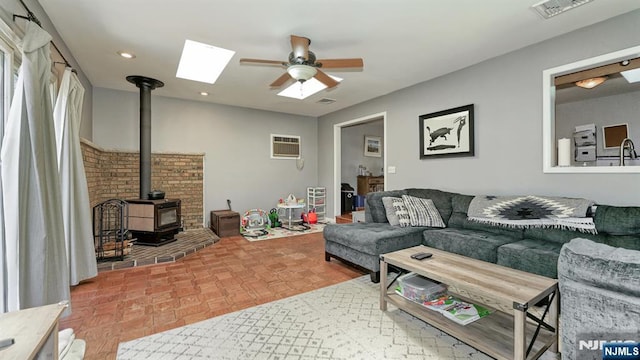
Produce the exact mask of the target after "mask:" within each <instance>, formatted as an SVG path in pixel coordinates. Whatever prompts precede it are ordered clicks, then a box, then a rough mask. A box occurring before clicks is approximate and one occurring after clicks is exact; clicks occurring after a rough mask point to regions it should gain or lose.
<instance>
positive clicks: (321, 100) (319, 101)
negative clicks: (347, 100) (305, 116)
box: [317, 98, 336, 105]
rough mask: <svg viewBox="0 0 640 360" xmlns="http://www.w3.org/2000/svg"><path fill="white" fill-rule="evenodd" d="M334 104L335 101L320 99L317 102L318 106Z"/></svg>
mask: <svg viewBox="0 0 640 360" xmlns="http://www.w3.org/2000/svg"><path fill="white" fill-rule="evenodd" d="M334 102H336V99H330V98H322V99H320V100H318V101H317V103H318V104H325V105H328V104H333V103H334Z"/></svg>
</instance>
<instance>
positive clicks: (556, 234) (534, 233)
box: [524, 228, 607, 244]
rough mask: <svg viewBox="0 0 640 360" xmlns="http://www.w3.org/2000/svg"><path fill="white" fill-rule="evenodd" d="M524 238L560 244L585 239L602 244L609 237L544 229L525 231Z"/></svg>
mask: <svg viewBox="0 0 640 360" xmlns="http://www.w3.org/2000/svg"><path fill="white" fill-rule="evenodd" d="M524 237H525V238H526V239H538V240H547V241H554V242H557V243H560V244H564V243H568V242H569V241H571V239H574V238H577V237H583V238H585V239H590V240H593V241H596V242H600V243H604V242H605V241H606V239H607V235H603V234H589V233H582V232H579V231H571V230H562V229H543V228H531V229H524Z"/></svg>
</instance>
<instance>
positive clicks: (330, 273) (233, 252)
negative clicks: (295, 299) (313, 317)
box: [60, 233, 362, 360]
mask: <svg viewBox="0 0 640 360" xmlns="http://www.w3.org/2000/svg"><path fill="white" fill-rule="evenodd" d="M361 275H362V273H361V272H359V271H357V270H354V269H353V268H351V267H348V266H345V265H344V264H342V263H340V262H339V261H336V260H332V261H331V262H325V261H324V239H323V238H322V233H315V234H308V235H300V236H294V237H287V238H280V239H274V240H268V241H259V242H249V241H247V240H245V239H244V238H243V237H242V236H234V237H228V238H222V239H221V240H220V241H219V242H217V243H216V244H214V245H212V246H208V247H206V248H204V249H202V250H199V251H197V252H195V253H192V254H189V255H188V256H185V257H182V258H180V259H178V260H176V261H175V262H170V263H162V264H156V265H148V266H138V267H133V268H127V269H119V270H112V271H102V272H100V273H99V274H98V276H97V277H96V278H94V279H91V280H88V281H86V282H83V283H81V284H80V285H78V286H76V287H74V288H73V289H72V290H71V306H72V311H73V313H72V315H71V316H69V317H67V318H65V319H63V320H61V323H60V328H61V329H65V328H69V327H71V328H73V329H74V331H75V332H76V336H77V337H78V338H81V339H84V340H85V341H86V342H87V351H86V354H85V359H89V360H91V359H115V357H116V352H117V348H118V343H119V342H121V341H128V340H132V339H135V338H138V337H141V336H146V335H150V334H154V333H157V332H160V331H164V330H168V329H172V328H175V327H179V326H183V325H187V324H191V323H194V322H198V321H201V320H205V319H208V318H211V317H214V316H217V315H221V314H225V313H229V312H233V311H236V310H241V309H245V308H248V307H252V306H255V305H258V304H263V303H267V302H270V301H274V300H278V299H282V298H285V297H289V296H293V295H296V294H300V293H303V292H307V291H310V290H314V289H318V288H321V287H325V286H329V285H333V284H336V283H339V282H342V281H346V280H349V279H353V278H356V277H358V276H361Z"/></svg>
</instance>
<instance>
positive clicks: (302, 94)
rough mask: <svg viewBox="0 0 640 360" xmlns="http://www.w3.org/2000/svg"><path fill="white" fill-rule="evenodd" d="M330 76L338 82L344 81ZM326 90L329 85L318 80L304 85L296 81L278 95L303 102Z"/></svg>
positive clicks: (314, 79) (313, 79)
mask: <svg viewBox="0 0 640 360" xmlns="http://www.w3.org/2000/svg"><path fill="white" fill-rule="evenodd" d="M327 75H329V74H327ZM329 76H330V77H331V78H332V79H333V80H335V81H337V82H340V81H342V79H341V78H339V77H337V76H333V75H329ZM326 88H327V85H325V84H323V83H321V82H320V81H318V80H316V78H311V79H309V80H307V81H305V82H303V83H299V82H297V81H296V82H295V83H293V84H291V85H290V86H289V87H287V88H286V89H284V90H282V91H280V92H279V93H278V95H279V96H286V97H290V98H294V99H299V100H302V99H305V98H308V97H309V96H311V95H313V94H315V93H317V92H318V91H321V90H324V89H326Z"/></svg>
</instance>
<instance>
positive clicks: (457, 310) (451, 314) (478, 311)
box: [422, 295, 491, 325]
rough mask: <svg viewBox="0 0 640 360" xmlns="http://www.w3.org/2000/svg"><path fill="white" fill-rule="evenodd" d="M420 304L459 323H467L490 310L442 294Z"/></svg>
mask: <svg viewBox="0 0 640 360" xmlns="http://www.w3.org/2000/svg"><path fill="white" fill-rule="evenodd" d="M422 305H424V306H425V307H426V308H428V309H431V310H435V311H438V312H440V313H442V315H444V316H445V317H447V318H449V319H451V320H453V321H455V322H457V323H458V324H461V325H467V324H469V323H472V322H474V321H476V320H478V319H481V318H483V317H485V316H487V315H489V314H491V310H489V309H487V308H485V307H484V306H480V305H477V304H473V303H469V302H466V301H462V300H460V299H458V298H457V297H455V296H453V295H443V296H441V297H439V298H437V299H434V300H430V301H425V302H424V303H423V304H422Z"/></svg>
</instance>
